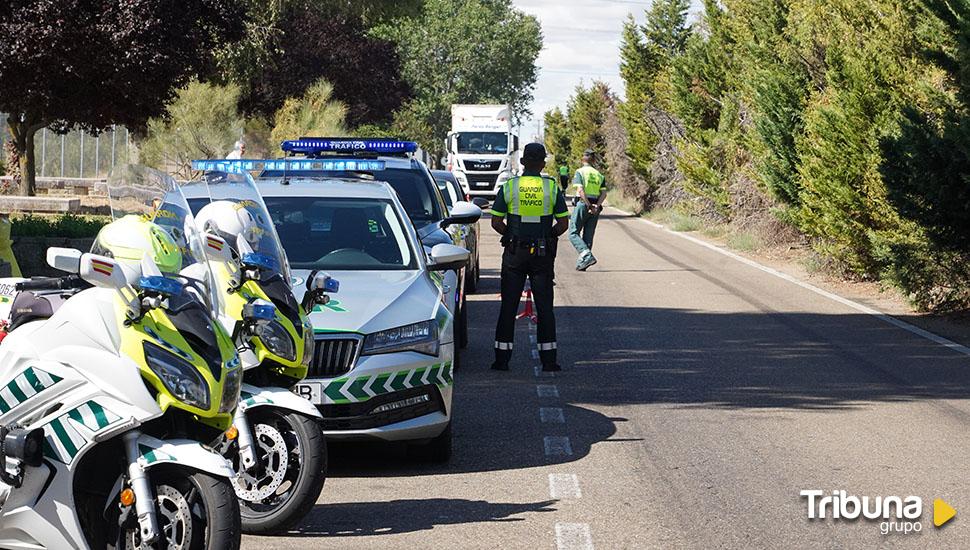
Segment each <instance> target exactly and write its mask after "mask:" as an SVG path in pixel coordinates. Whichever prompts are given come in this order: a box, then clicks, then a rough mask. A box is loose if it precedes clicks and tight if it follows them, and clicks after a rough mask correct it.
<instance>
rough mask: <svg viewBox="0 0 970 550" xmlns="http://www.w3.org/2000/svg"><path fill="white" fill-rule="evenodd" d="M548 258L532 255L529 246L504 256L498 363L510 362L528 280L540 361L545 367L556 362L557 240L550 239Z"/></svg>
mask: <svg viewBox="0 0 970 550" xmlns="http://www.w3.org/2000/svg"><path fill="white" fill-rule="evenodd" d="M548 242H549V243H550V244H551V246H548V247H547V250H546V255H545V256H538V255H534V254H531V253H530V250H529V246H521V245H520V246H517V247H514V246H512V245H510V246H507V247H506V248H505V252H504V253H503V254H502V307H501V310H500V311H499V316H498V325H497V326H496V327H495V361H496V362H497V363H508V362H509V360H510V359H511V358H512V342H513V341H514V339H515V316H516V314H517V313H518V311H519V300H520V298H521V297H522V291H523V289H524V288H525V281H526V278H528V279H529V284H530V285H531V287H532V298H533V299H534V300H535V304H536V316H537V317H538V327H537V336H538V338H537V339H538V343H539V358H540V360H541V361H542V364H543V365H554V364H555V363H556V314H555V313H554V311H553V307H552V302H553V278H554V277H555V270H554V268H555V262H556V239H549V241H548Z"/></svg>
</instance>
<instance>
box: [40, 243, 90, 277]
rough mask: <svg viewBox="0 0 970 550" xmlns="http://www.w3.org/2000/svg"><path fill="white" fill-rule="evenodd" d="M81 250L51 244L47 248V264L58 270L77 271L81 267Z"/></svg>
mask: <svg viewBox="0 0 970 550" xmlns="http://www.w3.org/2000/svg"><path fill="white" fill-rule="evenodd" d="M81 256H82V252H81V251H80V250H78V249H76V248H60V247H56V246H52V247H50V248H48V249H47V265H49V266H51V267H53V268H54V269H56V270H58V271H65V272H67V273H77V272H78V270H79V269H80V268H81Z"/></svg>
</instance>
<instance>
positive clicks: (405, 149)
mask: <svg viewBox="0 0 970 550" xmlns="http://www.w3.org/2000/svg"><path fill="white" fill-rule="evenodd" d="M280 148H281V149H283V151H286V152H287V153H299V154H303V155H318V154H320V153H377V154H401V153H413V152H415V151H417V150H418V144H417V143H415V142H413V141H398V140H396V139H354V138H313V137H302V138H300V139H290V140H287V141H284V142H283V143H282V144H280Z"/></svg>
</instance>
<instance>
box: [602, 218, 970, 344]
mask: <svg viewBox="0 0 970 550" xmlns="http://www.w3.org/2000/svg"><path fill="white" fill-rule="evenodd" d="M615 210H617V211H619V212H622V213H623V214H626V215H629V216H632V215H633V214H631V213H630V212H627V211H625V210H620V209H619V208H615ZM637 219H638V220H640V221H642V222H643V223H645V224H647V225H649V226H651V227H655V228H657V229H660V230H662V231H666V232H667V233H670V234H671V235H675V236H677V237H680V238H681V239H686V240H688V241H690V242H692V243H694V244H696V245H699V246H703V247H704V248H707V249H710V250H713V251H714V252H717V253H718V254H723V255H724V256H727V257H728V258H731V259H734V260H737V261H739V262H741V263H743V264H745V265H748V266H751V267H753V268H755V269H759V270H761V271H764V272H765V273H768V274H769V275H774V276H775V277H778V278H780V279H784V280H786V281H788V282H789V283H792V284H795V285H798V286H800V287H802V288H804V289H805V290H810V291H812V292H814V293H816V294H818V295H820V296H824V297H826V298H828V299H830V300H833V301H835V302H838V303H840V304H842V305H844V306H848V307H850V308H852V309H854V310H856V311H858V312H861V313H865V314H866V315H872V316H873V317H875V318H876V319H879V320H880V321H883V322H886V323H889V324H890V325H893V326H895V327H898V328H901V329H903V330H905V331H907V332H911V333H912V334H915V335H917V336H920V337H922V338H925V339H927V340H929V341H931V342H935V343H937V344H940V345H941V346H946V347H948V348H950V349H952V350H953V351H955V352H957V353H961V354H963V355H967V356H970V348H968V347H967V346H964V345H963V344H958V343H956V342H954V341H953V340H949V339H947V338H944V337H942V336H940V335H939V334H934V333H932V332H930V331H928V330H925V329H922V328H920V327H918V326H915V325H911V324H909V323H907V322H906V321H901V320H899V319H897V318H895V317H893V316H892V315H887V314H885V313H883V312H881V311H878V310H875V309H873V308H871V307H869V306H866V305H863V304H860V303H859V302H856V301H854V300H850V299H848V298H843V297H842V296H839V295H838V294H835V293H832V292H829V291H827V290H822V289H821V288H819V287H817V286H815V285H813V284H810V283H806V282H805V281H801V280H799V279H797V278H795V277H793V276H791V275H789V274H787V273H783V272H781V271H778V270H777V269H774V268H771V267H768V266H766V265H762V264H759V263H758V262H756V261H754V260H750V259H748V258H745V257H744V256H741V255H739V254H735V253H734V252H731V251H728V250H724V249H723V248H721V247H719V246H717V245H713V244H711V243H709V242H706V241H702V240H701V239H698V238H696V237H691V236H690V235H685V234H683V233H680V232H677V231H674V230H672V229H668V228H667V227H665V226H663V225H661V224H659V223H657V222H653V221H650V220H647V219H644V218H637Z"/></svg>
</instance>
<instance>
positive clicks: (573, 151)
mask: <svg viewBox="0 0 970 550" xmlns="http://www.w3.org/2000/svg"><path fill="white" fill-rule="evenodd" d="M611 95H612V92H611V91H610V87H609V86H608V85H607V84H606V83H604V82H599V81H595V82H593V84H592V86H590V87H589V88H585V87H583V86H582V85H579V86H577V87H576V92H575V93H574V94H573V96H572V97H571V98H569V102H568V103H567V105H566V117H567V118H568V120H569V135H570V156H571V157H572V158H573V159H580V158H582V156H583V152H585V151H586V150H587V149H589V150H592V151H593V152H594V153H596V158H597V161H598V162H599V163H600V166H599V167H600V169H602V170H606V169H608V167H607V166H605V165H604V164H605V162H606V137H605V136H604V135H603V127H604V125H605V123H606V116H607V110H608V109H609V105H610V96H611Z"/></svg>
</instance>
